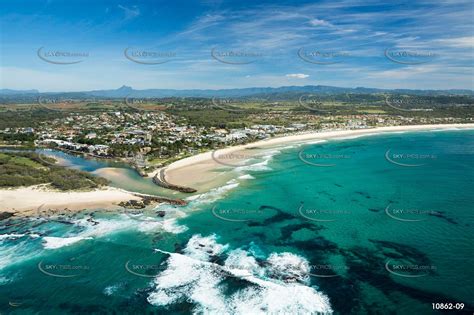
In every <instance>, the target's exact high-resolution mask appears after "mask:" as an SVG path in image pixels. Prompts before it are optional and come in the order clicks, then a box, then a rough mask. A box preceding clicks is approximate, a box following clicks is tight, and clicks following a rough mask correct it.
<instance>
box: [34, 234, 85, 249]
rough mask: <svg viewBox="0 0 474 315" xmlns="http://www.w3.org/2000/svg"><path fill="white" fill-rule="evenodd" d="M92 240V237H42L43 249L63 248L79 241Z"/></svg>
mask: <svg viewBox="0 0 474 315" xmlns="http://www.w3.org/2000/svg"><path fill="white" fill-rule="evenodd" d="M86 239H92V237H81V236H73V237H52V236H45V237H43V247H44V248H46V249H57V248H61V247H64V246H70V245H72V244H75V243H77V242H79V241H82V240H86Z"/></svg>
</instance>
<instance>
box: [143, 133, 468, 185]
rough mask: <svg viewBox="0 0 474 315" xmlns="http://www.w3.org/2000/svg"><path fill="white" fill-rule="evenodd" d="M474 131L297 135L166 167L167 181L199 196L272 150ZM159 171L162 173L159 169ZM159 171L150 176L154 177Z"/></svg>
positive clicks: (276, 138) (197, 157)
mask: <svg viewBox="0 0 474 315" xmlns="http://www.w3.org/2000/svg"><path fill="white" fill-rule="evenodd" d="M454 128H455V129H474V124H439V125H413V126H393V127H379V128H370V129H355V130H336V131H320V132H308V133H303V134H297V135H289V136H280V137H275V138H269V139H265V140H261V141H257V142H253V143H249V144H245V145H238V146H233V147H228V148H223V149H220V150H217V151H215V152H205V153H201V154H198V155H195V156H191V157H188V158H185V159H182V160H179V161H176V162H174V163H172V164H170V165H169V166H167V167H166V168H165V177H166V180H167V182H169V183H171V184H175V185H181V186H187V187H192V188H195V189H197V190H198V192H199V193H202V192H205V191H208V190H209V189H211V188H214V187H219V186H222V185H223V184H224V183H225V182H227V181H228V180H230V179H231V178H233V176H235V174H232V172H231V171H232V170H233V169H235V168H237V167H241V166H245V160H248V159H251V158H252V157H257V156H259V155H261V154H264V152H265V151H266V150H268V149H272V148H278V147H282V146H285V145H290V144H302V143H305V142H310V141H311V142H312V141H317V140H329V139H343V138H352V137H360V136H367V135H376V134H382V133H392V132H406V131H425V130H426V131H428V130H444V129H454ZM158 171H159V170H158ZM158 171H155V172H153V173H150V174H149V176H154V175H155V174H156V172H158Z"/></svg>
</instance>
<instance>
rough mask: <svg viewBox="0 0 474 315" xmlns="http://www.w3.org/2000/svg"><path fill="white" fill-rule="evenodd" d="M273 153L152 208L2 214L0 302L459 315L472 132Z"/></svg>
mask: <svg viewBox="0 0 474 315" xmlns="http://www.w3.org/2000/svg"><path fill="white" fill-rule="evenodd" d="M387 152H388V153H387ZM273 153H274V154H273V155H271V156H266V157H265V159H266V160H267V161H268V162H267V163H266V165H265V167H262V164H261V163H260V164H259V166H258V167H253V168H252V167H245V168H241V169H238V170H235V169H232V168H231V167H229V168H227V169H225V170H227V171H234V172H235V173H236V177H240V178H237V179H235V180H233V181H231V182H229V183H227V184H226V185H225V186H223V187H220V188H218V189H214V190H212V191H210V192H209V193H206V194H203V195H198V196H193V197H190V198H189V200H190V204H189V205H188V206H186V207H181V208H178V207H173V206H170V205H163V206H161V207H159V210H162V211H167V214H166V216H165V217H164V218H160V217H158V216H157V215H156V214H155V213H154V212H151V213H146V214H143V215H142V214H140V213H135V214H127V215H126V214H116V215H111V214H100V213H95V214H93V217H91V216H90V215H89V214H80V215H76V216H74V217H63V218H49V220H46V219H35V220H23V221H18V220H5V221H2V222H1V224H2V226H1V227H0V234H1V235H3V238H0V248H1V254H0V310H1V311H2V312H6V313H7V312H12V313H18V314H22V313H28V312H30V313H33V312H41V313H44V314H64V313H65V312H66V313H73V312H88V313H101V312H103V313H107V312H109V313H110V312H111V311H114V310H115V311H117V310H119V311H121V312H130V313H131V312H134V313H144V312H147V311H150V312H151V311H160V312H164V311H166V312H174V313H183V314H184V313H189V312H196V313H201V312H203V313H209V312H219V313H226V312H227V313H250V312H252V313H259V312H260V313H269V312H288V313H297V312H300V313H310V312H318V311H326V312H331V311H333V312H334V313H337V314H366V313H369V312H371V313H381V314H387V313H395V314H402V313H403V314H405V313H413V314H415V313H416V314H432V313H434V311H433V310H432V306H431V303H440V302H451V303H461V302H462V303H465V310H466V309H470V313H472V306H473V301H472V297H473V296H474V284H473V280H474V270H473V268H472V266H473V265H474V258H473V255H472V253H473V252H474V243H473V239H474V229H473V224H474V212H473V211H474V207H473V204H474V196H473V194H472V191H474V189H473V188H474V176H473V175H474V132H473V131H445V132H419V133H403V134H393V135H380V136H371V137H361V138H357V139H346V140H334V141H329V142H325V143H318V144H308V145H303V146H297V147H290V148H288V149H283V148H280V149H279V152H273ZM79 162H80V163H79V164H81V163H84V164H85V165H86V168H83V169H87V170H88V171H96V170H97V169H100V168H104V167H110V165H101V166H98V167H95V166H90V165H88V164H87V162H85V161H79ZM259 162H261V161H257V163H259ZM264 164H265V163H264ZM125 173H126V172H125ZM125 173H123V174H122V173H119V175H120V177H122V176H124V174H125ZM127 174H128V173H127ZM137 176H138V175H137ZM132 177H133V176H132ZM135 180H136V181H137V185H138V186H137V187H139V183H140V181H141V180H142V179H140V178H138V179H132V182H133V181H135ZM118 182H123V178H122V180H119V181H118ZM144 189H145V188H144ZM175 218H177V219H175ZM52 219H54V220H52ZM156 249H157V250H158V251H156ZM12 305H13V306H12Z"/></svg>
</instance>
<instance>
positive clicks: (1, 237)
mask: <svg viewBox="0 0 474 315" xmlns="http://www.w3.org/2000/svg"><path fill="white" fill-rule="evenodd" d="M25 235H26V234H14V233H12V234H0V241H2V240H6V239H12V240H15V239H17V238H20V237H23V236H25Z"/></svg>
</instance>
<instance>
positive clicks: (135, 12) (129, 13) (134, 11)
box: [117, 4, 140, 20]
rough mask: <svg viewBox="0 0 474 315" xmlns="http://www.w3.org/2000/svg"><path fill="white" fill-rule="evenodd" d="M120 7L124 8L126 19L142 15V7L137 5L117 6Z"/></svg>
mask: <svg viewBox="0 0 474 315" xmlns="http://www.w3.org/2000/svg"><path fill="white" fill-rule="evenodd" d="M117 7H118V8H119V9H122V10H123V12H124V14H125V20H131V19H133V18H136V17H137V16H139V15H140V9H138V7H137V6H136V5H134V6H133V7H130V8H129V7H126V6H123V5H121V4H119V5H118V6H117Z"/></svg>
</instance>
